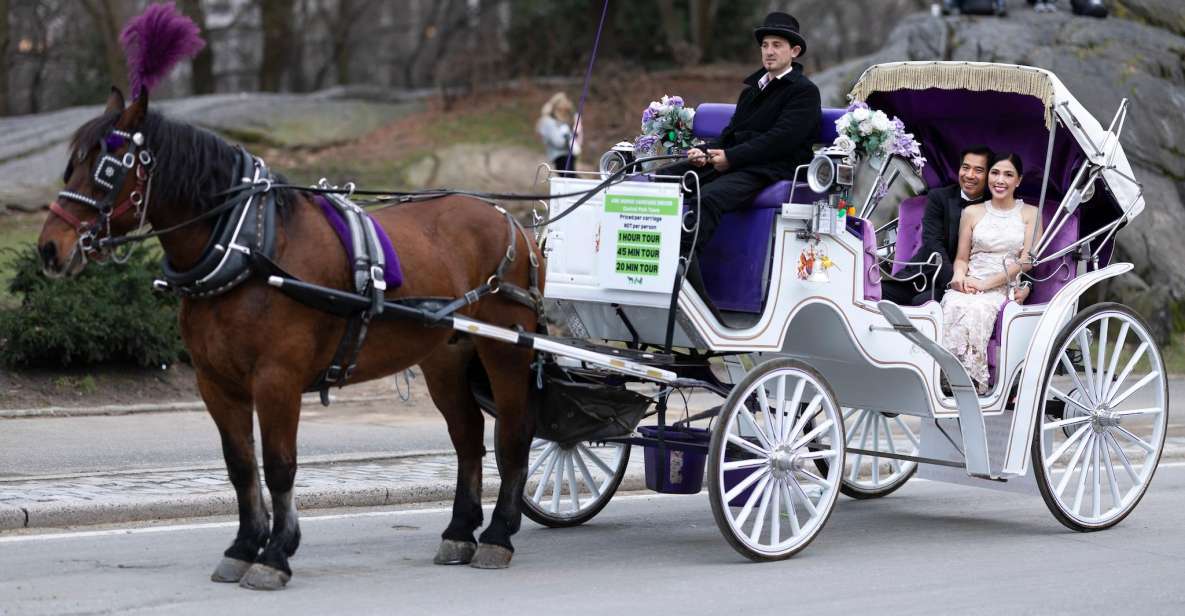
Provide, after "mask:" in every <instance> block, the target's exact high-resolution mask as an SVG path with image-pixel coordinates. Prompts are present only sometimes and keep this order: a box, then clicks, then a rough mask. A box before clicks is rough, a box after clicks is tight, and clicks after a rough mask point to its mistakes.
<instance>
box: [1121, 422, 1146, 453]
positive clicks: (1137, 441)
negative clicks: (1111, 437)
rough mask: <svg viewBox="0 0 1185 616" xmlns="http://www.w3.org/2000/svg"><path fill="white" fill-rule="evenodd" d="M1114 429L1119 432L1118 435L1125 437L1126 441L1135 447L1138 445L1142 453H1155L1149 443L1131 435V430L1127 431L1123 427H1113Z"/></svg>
mask: <svg viewBox="0 0 1185 616" xmlns="http://www.w3.org/2000/svg"><path fill="white" fill-rule="evenodd" d="M1115 429H1116V430H1119V433H1120V434H1122V435H1124V436H1125V437H1127V440H1129V441H1131V442H1133V443H1135V444H1136V445H1139V446H1140V448H1142V449H1143V450H1144V451H1147V452H1148V453H1154V452H1155V451H1156V448H1155V447H1153V446H1152V444H1151V443H1149V442H1148V441H1145V440H1144V439H1142V438H1140V437H1138V436H1136V435H1135V434H1132V432H1131V430H1128V429H1127V428H1124V427H1123V426H1115Z"/></svg>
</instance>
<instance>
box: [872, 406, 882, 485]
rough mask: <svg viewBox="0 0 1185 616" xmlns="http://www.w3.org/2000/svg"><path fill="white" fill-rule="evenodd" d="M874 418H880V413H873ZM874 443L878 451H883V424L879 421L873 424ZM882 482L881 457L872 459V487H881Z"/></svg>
mask: <svg viewBox="0 0 1185 616" xmlns="http://www.w3.org/2000/svg"><path fill="white" fill-rule="evenodd" d="M873 417H874V418H879V417H880V413H876V412H873ZM872 442H873V447H874V448H875V450H876V451H880V449H881V424H880V422H879V421H873V423H872ZM880 482H881V459H880V458H879V457H873V458H872V485H880Z"/></svg>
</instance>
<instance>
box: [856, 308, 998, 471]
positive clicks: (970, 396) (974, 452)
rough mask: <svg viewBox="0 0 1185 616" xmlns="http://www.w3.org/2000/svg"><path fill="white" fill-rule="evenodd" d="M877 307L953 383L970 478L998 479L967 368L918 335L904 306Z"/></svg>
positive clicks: (922, 335)
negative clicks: (990, 458) (992, 468)
mask: <svg viewBox="0 0 1185 616" xmlns="http://www.w3.org/2000/svg"><path fill="white" fill-rule="evenodd" d="M876 307H877V308H878V309H879V310H880V312H881V314H882V315H884V317H885V319H886V320H888V321H889V324H890V325H892V326H893V329H894V330H895V331H896V332H897V333H899V334H901V335H902V336H904V337H905V338H906V339H908V340H909V341H910V342H912V343H914V344H916V345H917V346H918V348H920V349H922V350H923V351H925V352H926V353H927V354H928V355H930V356H931V357H933V358H934V361H936V362H937V363H938V368H939V369H940V370H941V371H942V374H943V375H944V376H946V380H947V382H948V383H950V388H951V392H952V393H953V395H954V398H955V403H956V404H957V405H958V407H959V431H960V432H961V433H962V434H963V456H964V458H965V459H966V461H967V466H966V468H967V474H968V475H970V476H972V477H980V478H984V479H992V478H994V477H995V476H994V475H992V472H991V463H990V461H989V458H988V447H987V429H986V428H985V427H984V424H983V413H982V412H981V411H980V410H979V394H978V392H976V390H975V385H974V384H972V382H971V377H969V376H967V371H966V370H964V369H963V365H962V364H961V363H959V360H958V358H957V357H955V356H954V355H951V353H950V352H949V351H947V350H946V349H944V348H942V345H940V344H938V342H937V341H935V340H933V339H931V338H929V337H928V336H926V335H925V334H923V333H922V332H920V331H918V328H916V327H914V325H913V323H910V322H909V318H908V317H906V316H905V313H904V312H902V311H901V307H900V306H898V305H897V304H894V303H893V302H889V301H881V302H878V303H877V305H876Z"/></svg>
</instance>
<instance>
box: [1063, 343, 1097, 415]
mask: <svg viewBox="0 0 1185 616" xmlns="http://www.w3.org/2000/svg"><path fill="white" fill-rule="evenodd" d="M1061 362H1062V368H1063V369H1065V371H1066V372H1067V373H1068V374H1069V375H1070V378H1071V379H1073V381H1074V387H1075V388H1076V389H1077V390H1078V391H1080V392H1082V395H1084V396H1086V399H1087V400H1090V402H1091V403H1092V404H1093V403H1095V402H1096V400H1095V397H1094V395H1092V394H1091V393H1090V390H1089V389H1087V387H1086V385H1083V384H1082V379H1081V378H1080V377H1079V376H1078V368H1076V367H1074V362H1072V361H1070V355H1069V349H1068V348H1067V349H1066V350H1065V351H1062V356H1061Z"/></svg>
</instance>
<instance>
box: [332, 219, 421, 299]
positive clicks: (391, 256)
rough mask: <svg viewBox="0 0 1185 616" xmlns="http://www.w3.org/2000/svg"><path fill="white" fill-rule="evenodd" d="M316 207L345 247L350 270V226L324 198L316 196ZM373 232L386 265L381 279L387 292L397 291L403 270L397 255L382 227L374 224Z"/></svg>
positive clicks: (352, 254) (351, 242)
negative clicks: (317, 206)
mask: <svg viewBox="0 0 1185 616" xmlns="http://www.w3.org/2000/svg"><path fill="white" fill-rule="evenodd" d="M317 205H319V206H321V211H322V212H324V213H325V218H326V219H327V220H328V221H329V226H331V227H333V231H334V232H335V233H337V237H338V239H340V240H341V242H342V246H345V248H346V256H347V257H348V259H347V264H348V265H349V267H351V268H352V267H353V265H352V264H353V263H354V242H353V238H352V236H351V235H350V225H349V224H347V223H346V219H345V218H342V215H341V213H339V212H338V211H337V208H335V207H333V205H332V204H330V203H329V200H328V199H326V198H325V197H321V196H318V197H317ZM367 216H369V214H367ZM374 230H375V231H376V232H377V233H378V236H379V245H380V246H382V247H383V260H384V261H386V264H387V267H386V271H384V272H383V279H384V280H385V281H386V282H387V290H388V291H392V290H394V289H398V288H399V287H401V286H403V268H401V267H400V266H399V255H397V254H395V247H394V246H392V245H391V238H390V237H388V236H387V232H386V231H385V230H384V229H383V226H382V225H380V224H378V223H377V222H376V223H375V225H374Z"/></svg>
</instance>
